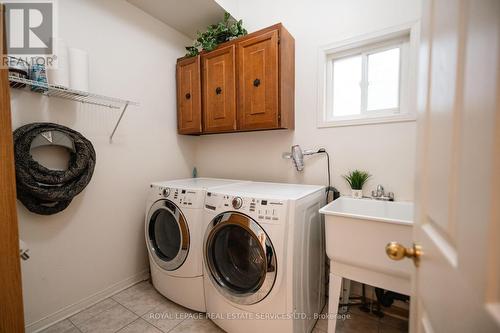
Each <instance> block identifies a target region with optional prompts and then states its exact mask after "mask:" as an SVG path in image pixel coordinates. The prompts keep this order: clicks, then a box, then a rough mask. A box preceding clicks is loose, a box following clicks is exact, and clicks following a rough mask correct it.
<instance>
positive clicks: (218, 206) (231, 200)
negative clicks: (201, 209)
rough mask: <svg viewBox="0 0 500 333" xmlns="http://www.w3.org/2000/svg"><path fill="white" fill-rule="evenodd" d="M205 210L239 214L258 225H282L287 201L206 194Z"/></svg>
mask: <svg viewBox="0 0 500 333" xmlns="http://www.w3.org/2000/svg"><path fill="white" fill-rule="evenodd" d="M205 209H206V210H208V211H212V212H215V213H223V212H227V211H235V212H241V213H243V214H245V215H248V216H250V217H252V218H253V219H254V220H255V221H257V222H260V223H283V222H284V221H285V220H286V217H287V215H286V214H287V201H286V200H276V199H265V198H256V197H240V196H234V195H226V194H221V193H212V192H208V193H207V195H206V198H205Z"/></svg>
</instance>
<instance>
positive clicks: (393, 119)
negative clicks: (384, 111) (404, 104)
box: [317, 114, 417, 128]
mask: <svg viewBox="0 0 500 333" xmlns="http://www.w3.org/2000/svg"><path fill="white" fill-rule="evenodd" d="M416 120H417V118H416V116H415V115H414V114H404V115H394V116H385V117H373V118H372V117H363V118H350V119H338V120H330V121H321V122H319V123H318V126H317V127H318V128H327V127H343V126H360V125H372V124H383V123H402V122H410V121H416Z"/></svg>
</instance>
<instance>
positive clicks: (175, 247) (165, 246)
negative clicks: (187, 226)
mask: <svg viewBox="0 0 500 333" xmlns="http://www.w3.org/2000/svg"><path fill="white" fill-rule="evenodd" d="M151 224H152V226H153V227H152V228H151V229H149V230H150V233H151V240H152V242H153V244H154V247H155V249H156V250H157V251H156V253H157V255H158V256H159V257H160V258H161V259H163V260H165V261H170V260H172V259H174V258H175V257H176V256H177V254H178V253H179V250H180V247H181V230H180V228H179V224H178V223H177V220H176V219H175V216H174V215H173V214H172V213H171V212H170V211H168V210H164V209H159V210H157V212H156V214H154V215H153V217H152V219H151Z"/></svg>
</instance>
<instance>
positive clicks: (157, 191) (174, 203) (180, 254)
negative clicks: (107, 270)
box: [145, 178, 239, 312]
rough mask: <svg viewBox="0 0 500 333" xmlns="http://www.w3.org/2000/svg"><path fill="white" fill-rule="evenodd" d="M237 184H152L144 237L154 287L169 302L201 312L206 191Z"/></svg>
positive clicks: (197, 180)
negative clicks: (203, 218)
mask: <svg viewBox="0 0 500 333" xmlns="http://www.w3.org/2000/svg"><path fill="white" fill-rule="evenodd" d="M237 182H239V181H236V180H226V179H212V178H191V179H180V180H173V181H166V182H157V183H152V184H151V189H150V194H149V197H148V201H147V205H146V221H145V236H146V244H147V248H148V252H149V262H150V270H151V279H152V282H153V285H154V287H155V288H156V289H157V290H158V291H159V292H160V293H161V294H163V295H164V296H165V297H167V298H169V299H170V300H172V301H174V302H176V303H178V304H180V305H182V306H184V307H186V308H189V309H193V310H196V311H202V312H205V311H206V308H205V297H204V291H203V253H202V243H203V234H204V232H205V229H206V225H205V224H203V220H202V212H203V207H204V201H205V193H206V191H207V190H213V189H216V188H218V187H220V186H224V185H229V184H234V183H237Z"/></svg>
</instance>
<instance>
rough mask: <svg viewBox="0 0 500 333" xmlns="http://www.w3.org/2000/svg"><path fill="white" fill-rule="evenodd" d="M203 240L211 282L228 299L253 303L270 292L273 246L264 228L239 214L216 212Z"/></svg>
mask: <svg viewBox="0 0 500 333" xmlns="http://www.w3.org/2000/svg"><path fill="white" fill-rule="evenodd" d="M208 232H209V234H208V235H207V240H206V254H205V255H206V258H207V264H208V268H209V271H210V273H211V278H212V281H213V282H214V283H215V285H216V287H217V289H219V291H220V292H221V293H222V294H223V295H224V296H225V297H226V298H228V299H230V300H232V301H233V302H235V303H238V304H254V303H256V302H258V301H260V300H261V299H263V298H264V297H265V296H267V294H268V293H269V292H270V290H271V288H272V285H273V283H274V279H275V275H276V258H275V253H274V248H273V246H272V244H271V241H270V240H269V238H268V236H267V234H266V233H265V231H264V230H263V229H262V228H261V227H260V226H259V225H258V224H257V223H256V222H255V221H253V220H252V219H251V218H249V217H247V216H245V215H242V214H239V213H226V214H222V215H219V216H218V217H216V218H215V219H214V221H212V223H211V225H210V227H209V231H208Z"/></svg>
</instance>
